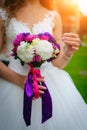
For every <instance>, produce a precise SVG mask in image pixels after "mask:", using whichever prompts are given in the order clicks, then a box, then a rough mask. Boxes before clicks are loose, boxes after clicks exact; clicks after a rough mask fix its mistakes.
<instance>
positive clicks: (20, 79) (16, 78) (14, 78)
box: [0, 62, 26, 88]
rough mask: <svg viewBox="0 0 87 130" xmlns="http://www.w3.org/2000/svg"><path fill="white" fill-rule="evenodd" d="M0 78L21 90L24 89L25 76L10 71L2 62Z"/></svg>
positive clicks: (0, 64) (0, 63)
mask: <svg viewBox="0 0 87 130" xmlns="http://www.w3.org/2000/svg"><path fill="white" fill-rule="evenodd" d="M0 77H1V78H3V79H5V80H7V81H9V82H12V83H14V84H16V85H18V86H20V87H21V88H23V87H24V82H25V79H26V77H25V76H22V75H20V74H18V73H16V72H14V71H12V70H11V69H9V68H8V67H7V66H6V65H4V64H3V63H2V62H0Z"/></svg>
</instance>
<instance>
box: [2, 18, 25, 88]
mask: <svg viewBox="0 0 87 130" xmlns="http://www.w3.org/2000/svg"><path fill="white" fill-rule="evenodd" d="M3 39H4V26H3V21H2V19H0V53H1V51H2V49H3V42H4V40H3ZM0 77H1V78H3V79H5V80H7V81H10V82H12V83H14V84H17V85H18V86H21V87H22V86H23V84H24V81H25V76H21V75H19V74H17V73H16V72H13V71H12V70H10V69H9V68H8V67H7V66H6V65H4V64H3V63H2V62H1V61H0Z"/></svg>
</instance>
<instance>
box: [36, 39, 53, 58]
mask: <svg viewBox="0 0 87 130" xmlns="http://www.w3.org/2000/svg"><path fill="white" fill-rule="evenodd" d="M34 48H35V50H36V53H37V54H38V55H40V56H41V58H42V60H47V59H49V58H51V56H52V54H53V46H52V44H51V43H50V42H48V41H46V40H40V41H39V42H38V44H36V45H34Z"/></svg>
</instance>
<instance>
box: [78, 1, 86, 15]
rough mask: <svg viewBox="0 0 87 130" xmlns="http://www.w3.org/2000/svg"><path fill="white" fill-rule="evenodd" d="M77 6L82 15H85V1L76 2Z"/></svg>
mask: <svg viewBox="0 0 87 130" xmlns="http://www.w3.org/2000/svg"><path fill="white" fill-rule="evenodd" d="M78 5H79V9H80V11H81V12H82V13H83V15H87V0H78Z"/></svg>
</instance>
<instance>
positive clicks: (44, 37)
mask: <svg viewBox="0 0 87 130" xmlns="http://www.w3.org/2000/svg"><path fill="white" fill-rule="evenodd" d="M40 39H41V40H47V41H48V40H49V37H47V36H45V35H43V36H41V37H40Z"/></svg>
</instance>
